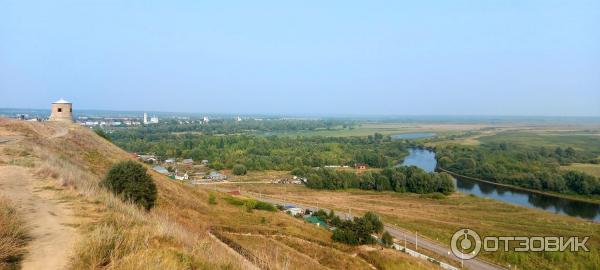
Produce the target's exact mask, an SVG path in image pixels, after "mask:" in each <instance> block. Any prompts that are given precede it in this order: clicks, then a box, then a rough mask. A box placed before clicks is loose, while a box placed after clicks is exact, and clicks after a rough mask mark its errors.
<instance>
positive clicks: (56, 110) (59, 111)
mask: <svg viewBox="0 0 600 270" xmlns="http://www.w3.org/2000/svg"><path fill="white" fill-rule="evenodd" d="M49 120H50V121H59V122H65V123H73V104H72V103H71V102H68V101H66V100H64V99H62V98H61V99H60V100H57V101H55V102H53V103H52V113H51V114H50V119H49Z"/></svg>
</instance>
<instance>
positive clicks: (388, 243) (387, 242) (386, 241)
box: [381, 231, 394, 247]
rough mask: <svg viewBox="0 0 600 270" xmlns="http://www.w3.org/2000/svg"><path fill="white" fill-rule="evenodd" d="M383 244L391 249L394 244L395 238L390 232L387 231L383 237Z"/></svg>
mask: <svg viewBox="0 0 600 270" xmlns="http://www.w3.org/2000/svg"><path fill="white" fill-rule="evenodd" d="M381 243H382V244H383V245H384V246H386V247H391V246H392V244H394V238H393V237H392V235H391V234H390V233H389V232H388V231H385V232H384V233H383V235H382V236H381Z"/></svg>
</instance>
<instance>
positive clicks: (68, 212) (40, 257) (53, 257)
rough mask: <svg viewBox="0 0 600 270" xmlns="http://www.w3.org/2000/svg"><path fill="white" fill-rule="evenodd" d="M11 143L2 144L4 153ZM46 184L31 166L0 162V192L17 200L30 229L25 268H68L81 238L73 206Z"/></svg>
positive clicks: (1, 147)
mask: <svg viewBox="0 0 600 270" xmlns="http://www.w3.org/2000/svg"><path fill="white" fill-rule="evenodd" d="M7 145H10V143H5V144H0V155H4V153H5V151H4V150H5V149H3V148H5V147H7ZM1 158H2V159H10V158H11V157H7V156H4V157H1ZM43 186H44V181H43V180H42V179H39V178H38V177H36V176H35V175H34V174H33V173H32V172H31V169H29V168H26V167H21V166H15V165H8V164H6V163H3V164H2V165H0V195H2V196H3V197H5V198H7V199H9V200H10V201H12V203H14V205H15V206H16V207H17V211H19V213H20V214H21V215H22V216H23V219H24V221H25V223H26V226H28V227H29V228H30V231H29V235H30V237H31V241H30V242H29V244H28V247H27V253H26V254H25V257H24V259H23V261H22V263H21V269H24V270H27V269H64V268H66V267H67V265H68V262H69V258H70V256H71V253H72V250H73V245H74V243H75V241H76V239H77V232H76V230H75V228H74V226H75V224H76V220H75V217H74V215H73V210H72V207H71V206H70V205H69V204H68V203H65V202H61V201H60V200H59V199H58V198H57V194H56V192H55V191H54V190H52V189H47V188H43Z"/></svg>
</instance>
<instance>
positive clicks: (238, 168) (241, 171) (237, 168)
mask: <svg viewBox="0 0 600 270" xmlns="http://www.w3.org/2000/svg"><path fill="white" fill-rule="evenodd" d="M247 172H248V170H247V169H246V166H244V165H242V164H236V165H234V166H233V174H235V175H245V174H246V173H247Z"/></svg>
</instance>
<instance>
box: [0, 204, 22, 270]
mask: <svg viewBox="0 0 600 270" xmlns="http://www.w3.org/2000/svg"><path fill="white" fill-rule="evenodd" d="M27 238H28V237H27V229H26V226H25V224H24V223H23V221H22V219H21V217H20V216H19V214H18V213H17V212H16V209H15V208H14V207H13V205H12V204H11V203H10V202H9V201H8V200H6V199H3V198H0V269H5V268H6V269H12V268H15V269H16V268H17V266H18V264H19V261H20V259H21V257H22V256H23V255H24V253H25V248H24V247H25V245H26V244H27Z"/></svg>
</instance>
